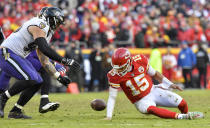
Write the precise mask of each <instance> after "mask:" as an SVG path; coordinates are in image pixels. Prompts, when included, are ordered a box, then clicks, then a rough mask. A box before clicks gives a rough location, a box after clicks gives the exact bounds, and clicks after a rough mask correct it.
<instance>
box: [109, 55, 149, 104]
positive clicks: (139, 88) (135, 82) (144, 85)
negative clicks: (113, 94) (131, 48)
mask: <svg viewBox="0 0 210 128" xmlns="http://www.w3.org/2000/svg"><path fill="white" fill-rule="evenodd" d="M148 67H149V62H148V59H147V58H146V57H145V56H144V55H142V54H140V55H136V56H133V57H132V70H131V71H130V72H127V74H126V75H124V76H119V75H118V74H117V73H115V72H114V70H113V69H112V70H111V71H109V73H108V74H107V77H108V81H109V84H110V86H112V87H114V88H119V87H121V88H122V90H123V91H124V93H125V95H126V96H127V97H128V99H129V100H130V101H131V102H132V103H135V102H136V101H139V100H140V99H141V98H143V97H144V96H146V95H147V94H148V93H149V92H150V90H151V88H152V86H153V83H152V80H151V77H150V76H149V75H148V74H147V70H148Z"/></svg>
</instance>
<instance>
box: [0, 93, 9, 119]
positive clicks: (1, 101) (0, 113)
mask: <svg viewBox="0 0 210 128" xmlns="http://www.w3.org/2000/svg"><path fill="white" fill-rule="evenodd" d="M7 100H8V99H5V98H4V97H3V96H2V94H1V95H0V117H1V118H4V107H5V105H6V102H7Z"/></svg>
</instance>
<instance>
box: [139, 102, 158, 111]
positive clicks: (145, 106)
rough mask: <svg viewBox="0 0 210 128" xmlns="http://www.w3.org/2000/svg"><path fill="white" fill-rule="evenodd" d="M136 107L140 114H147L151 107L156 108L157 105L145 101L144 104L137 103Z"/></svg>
mask: <svg viewBox="0 0 210 128" xmlns="http://www.w3.org/2000/svg"><path fill="white" fill-rule="evenodd" d="M135 106H136V108H137V110H138V111H139V112H141V113H143V114H146V113H148V111H147V110H148V108H149V107H150V106H156V104H154V103H152V102H149V101H148V102H147V101H144V102H141V101H139V102H136V103H135Z"/></svg>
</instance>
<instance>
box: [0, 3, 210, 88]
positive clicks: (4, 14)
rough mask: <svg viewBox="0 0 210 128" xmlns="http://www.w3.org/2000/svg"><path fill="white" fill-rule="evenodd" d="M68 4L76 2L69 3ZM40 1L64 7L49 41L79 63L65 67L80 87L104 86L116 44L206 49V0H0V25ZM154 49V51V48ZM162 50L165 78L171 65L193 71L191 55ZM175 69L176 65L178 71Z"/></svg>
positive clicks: (209, 26)
mask: <svg viewBox="0 0 210 128" xmlns="http://www.w3.org/2000/svg"><path fill="white" fill-rule="evenodd" d="M72 4H79V6H74V7H72ZM44 6H58V7H59V8H61V9H63V11H64V13H65V16H66V23H65V25H63V26H62V27H60V28H59V29H58V30H57V31H56V32H55V34H54V36H53V38H52V41H51V44H52V47H57V48H61V49H66V54H65V56H67V57H70V58H74V59H76V60H77V61H78V62H79V63H80V64H81V65H82V67H83V69H82V70H81V71H80V72H79V73H72V72H70V71H69V72H68V75H69V76H70V77H71V78H72V79H73V81H75V82H76V83H77V84H78V85H79V89H80V91H103V90H106V89H107V88H108V83H107V80H106V73H107V72H108V71H109V70H110V69H111V65H110V62H111V58H110V57H111V54H112V52H113V50H114V48H115V47H120V46H124V47H129V48H130V47H131V48H153V50H154V49H156V48H160V47H169V46H170V47H182V45H183V44H187V45H188V46H189V47H193V46H195V47H197V48H198V51H199V50H200V48H202V49H203V50H204V51H205V49H206V48H205V47H204V48H203V45H205V46H206V47H208V46H210V2H209V1H208V0H56V1H53V0H0V26H2V28H3V31H4V34H5V36H6V37H7V36H9V35H10V34H11V33H12V32H13V31H15V30H16V29H17V28H18V27H19V26H20V25H21V24H23V23H24V22H25V21H27V20H28V19H30V18H31V17H33V16H36V15H37V14H38V12H39V10H40V9H41V8H42V7H44ZM83 48H91V49H93V50H92V52H91V54H90V55H89V56H88V57H85V56H83V55H82V52H81V49H83ZM102 48H103V51H102V50H101V49H102ZM169 49H170V48H169ZM169 49H168V54H169V53H170V52H169V51H170V50H169ZM183 49H184V48H183ZM205 52H206V51H205ZM154 53H155V55H157V51H155V52H154ZM151 54H152V53H151ZM180 54H181V53H180ZM193 54H195V57H199V56H198V55H197V54H196V53H193ZM160 56H161V62H163V71H164V72H163V73H164V75H166V76H168V78H169V79H172V78H170V74H172V73H174V72H175V71H172V73H171V71H169V70H171V67H173V68H174V67H179V68H182V73H181V74H188V73H189V74H190V76H192V75H191V74H192V70H193V68H194V67H196V66H197V64H198V63H197V62H196V59H195V60H193V61H192V62H190V61H189V60H185V61H187V62H189V63H190V64H189V65H190V66H189V65H187V66H186V65H183V64H182V63H183V62H181V61H182V59H183V55H182V56H181V55H180V56H179V55H178V56H177V57H175V58H173V57H172V58H173V59H172V60H170V59H168V58H171V57H167V55H166V56H165V57H163V58H162V55H160ZM184 58H185V57H184ZM162 59H163V60H162ZM167 59H168V60H170V61H172V62H169V61H168V60H167ZM165 60H167V61H165ZM177 60H178V62H177ZM155 62H157V61H155ZM199 62H200V61H199ZM169 63H170V64H169ZM203 63H205V65H204V64H203ZM203 63H202V64H199V65H204V66H206V67H205V68H204V69H202V70H201V72H203V70H205V69H206V70H205V71H207V65H206V64H207V63H208V61H204V62H203ZM177 64H178V65H177ZM171 65H173V66H171ZM92 67H94V68H92ZM173 68H172V69H173ZM186 68H187V69H186ZM183 69H186V70H183ZM188 69H190V70H188ZM157 70H159V69H157ZM160 71H161V72H162V63H161V69H160ZM165 71H168V72H165ZM179 71H180V70H178V68H177V70H176V74H178V72H179ZM199 72H200V70H199ZM75 74H76V75H75ZM205 78H206V75H205ZM184 79H185V80H184V81H185V82H184V84H185V87H186V88H188V87H190V85H192V84H190V83H192V82H191V81H187V75H186V76H185V75H184ZM190 79H191V80H192V79H193V78H192V77H190ZM199 79H201V78H200V74H199ZM206 81H207V80H206ZM203 83H204V86H202V87H203V88H205V87H206V85H207V83H205V82H202V84H203ZM189 84H190V85H189ZM197 85H200V84H197ZM197 85H196V87H198V86H197ZM194 87H195V86H194Z"/></svg>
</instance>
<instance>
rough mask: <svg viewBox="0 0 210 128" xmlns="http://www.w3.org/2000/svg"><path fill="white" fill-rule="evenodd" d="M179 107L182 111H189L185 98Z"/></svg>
mask: <svg viewBox="0 0 210 128" xmlns="http://www.w3.org/2000/svg"><path fill="white" fill-rule="evenodd" d="M178 108H179V110H180V111H181V113H188V106H187V102H186V101H185V100H184V99H183V100H182V101H181V103H180V104H179V106H178Z"/></svg>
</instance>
